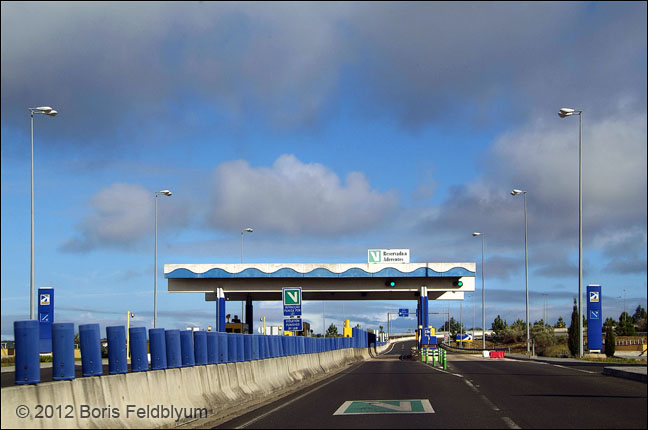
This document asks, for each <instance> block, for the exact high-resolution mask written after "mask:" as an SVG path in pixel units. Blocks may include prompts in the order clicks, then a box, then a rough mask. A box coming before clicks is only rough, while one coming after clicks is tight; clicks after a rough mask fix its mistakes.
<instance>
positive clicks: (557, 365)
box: [554, 364, 595, 373]
mask: <svg viewBox="0 0 648 430" xmlns="http://www.w3.org/2000/svg"><path fill="white" fill-rule="evenodd" d="M554 366H556V367H560V368H561V369H567V370H575V371H577V372H583V373H595V372H592V371H591V370H582V369H572V368H571V367H566V366H562V365H560V364H554Z"/></svg>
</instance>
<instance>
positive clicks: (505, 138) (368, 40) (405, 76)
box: [1, 2, 647, 338]
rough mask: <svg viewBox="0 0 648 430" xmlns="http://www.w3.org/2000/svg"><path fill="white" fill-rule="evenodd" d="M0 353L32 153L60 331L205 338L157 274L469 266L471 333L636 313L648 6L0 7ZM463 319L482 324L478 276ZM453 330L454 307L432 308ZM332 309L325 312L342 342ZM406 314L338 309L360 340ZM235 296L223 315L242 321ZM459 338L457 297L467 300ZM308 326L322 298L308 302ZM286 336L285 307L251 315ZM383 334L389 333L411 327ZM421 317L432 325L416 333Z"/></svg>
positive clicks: (357, 306) (23, 290) (24, 266)
mask: <svg viewBox="0 0 648 430" xmlns="http://www.w3.org/2000/svg"><path fill="white" fill-rule="evenodd" d="M1 31H2V59H1V63H2V131H1V133H2V135H1V138H2V145H1V151H2V153H1V154H2V164H1V179H2V196H1V199H2V202H1V203H2V239H1V241H2V249H1V251H2V257H1V258H2V289H1V294H2V336H3V338H10V337H12V331H13V330H12V322H13V321H14V320H20V319H26V318H28V316H29V293H28V291H29V267H30V266H29V255H30V254H29V253H30V239H29V237H30V221H29V219H30V218H29V214H30V134H29V113H28V110H27V108H28V107H35V106H43V105H47V106H52V107H54V108H55V109H56V110H58V111H59V115H58V116H56V117H54V118H50V117H46V116H44V115H38V116H37V117H36V118H35V126H34V128H35V137H34V146H35V160H34V163H35V205H36V209H35V261H36V275H35V276H36V286H37V287H40V286H52V287H54V288H55V289H56V295H57V299H56V306H57V313H56V320H57V321H59V322H64V321H71V322H75V323H77V324H79V323H88V322H99V323H101V324H102V325H104V326H105V325H114V324H122V323H123V322H124V321H123V320H124V315H125V313H126V312H127V311H129V310H130V311H132V312H134V313H135V315H136V317H135V323H136V324H141V325H145V326H148V327H150V326H151V325H152V313H153V312H152V310H153V309H152V307H153V306H152V303H153V279H152V278H153V266H154V264H153V245H154V234H153V219H154V192H155V191H156V190H162V189H170V190H172V191H173V196H172V197H170V198H167V197H163V198H160V200H159V202H158V203H159V209H158V222H159V226H158V227H159V229H158V266H159V270H158V289H159V296H158V300H159V302H158V305H159V315H158V318H159V326H163V327H166V328H183V327H185V326H187V325H198V326H201V327H205V326H207V325H208V324H212V323H213V313H214V309H213V304H211V303H206V302H204V300H203V297H202V296H201V295H194V294H170V293H168V292H167V291H166V281H165V280H164V278H163V275H162V266H163V264H165V263H237V262H239V261H240V251H241V250H240V230H241V229H242V228H245V227H253V228H254V232H253V233H251V234H247V235H246V236H245V261H246V262H259V263H264V262H295V263H300V262H345V263H354V262H364V261H366V259H367V249H370V248H409V249H411V255H412V261H413V262H437V261H438V262H444V261H474V262H477V263H478V266H477V269H478V273H481V243H480V241H479V239H475V238H473V237H472V236H471V233H472V232H473V231H483V232H484V233H485V241H486V242H485V243H486V252H485V260H486V263H485V281H486V320H487V323H488V325H490V322H491V321H492V320H493V319H494V318H495V316H496V315H497V314H500V315H501V316H502V317H503V318H505V319H507V320H509V321H512V320H515V319H517V318H524V310H525V302H524V286H525V284H524V224H523V222H524V220H523V206H522V205H523V202H522V199H521V197H515V198H514V197H511V196H510V195H509V192H510V190H511V189H513V188H520V189H525V190H527V192H528V197H527V198H528V234H529V290H530V300H531V319H532V320H538V319H540V318H542V316H543V314H544V311H545V299H546V308H547V314H548V316H549V321H550V322H555V320H556V319H557V318H558V316H562V317H563V318H564V319H566V320H567V319H568V318H569V315H570V312H571V303H572V300H573V297H575V296H576V294H577V291H578V119H577V118H576V117H573V118H567V119H560V118H559V117H558V116H557V115H556V113H557V111H558V109H560V108H561V107H573V108H576V109H582V110H583V240H584V284H585V285H587V284H590V283H595V284H601V285H602V286H603V310H604V313H605V314H606V316H612V317H614V318H618V316H619V313H620V312H621V311H622V310H623V306H624V300H623V298H624V296H625V302H626V309H627V310H628V311H630V312H632V311H633V310H634V308H635V307H636V306H637V305H639V304H641V305H642V306H644V307H645V306H646V287H647V286H646V182H647V181H646V158H647V155H646V51H647V49H646V4H645V3H644V2H632V3H625V2H614V3H605V2H592V3H587V2H561V3H527V2H524V3H510V2H507V3H477V4H473V3H436V2H435V3H419V2H416V3H400V2H399V3H387V2H380V3H304V4H301V3H280V4H274V3H263V4H260V3H259V4H257V3H202V2H201V3H189V2H183V3H152V2H151V3H82V2H74V3H20V2H3V3H2V30H1ZM477 286H478V290H477V291H476V293H475V294H476V295H477V296H476V300H475V301H474V303H475V305H476V307H477V311H476V319H477V321H479V320H480V309H481V291H480V286H481V279H480V278H479V277H478V278H477ZM544 294H546V296H544ZM448 304H449V306H450V312H451V313H452V314H453V315H458V313H459V303H458V302H450V303H448V302H444V303H443V304H438V303H437V304H432V305H431V311H439V312H441V311H445V308H446V307H447V306H448ZM341 305H342V303H335V302H329V303H327V304H326V310H325V314H326V315H325V317H326V321H327V323H326V324H327V325H328V324H329V323H330V322H334V323H335V324H336V325H338V327H341V326H342V317H343V311H342V306H341ZM400 307H409V308H410V309H414V302H411V303H397V302H394V303H388V302H362V303H361V302H345V303H344V315H345V316H347V317H350V318H351V320H352V323H354V324H355V323H359V324H361V325H362V326H363V327H369V328H375V327H377V326H378V325H381V324H382V325H385V320H386V314H387V312H390V311H397V309H398V308H400ZM240 309H241V307H240V302H232V303H228V308H227V310H228V313H232V314H239V313H240ZM463 310H464V322H465V323H466V325H467V326H471V325H472V310H473V299H472V297H470V295H468V297H467V298H466V301H465V303H464V306H463ZM304 311H305V318H306V319H307V320H310V322H311V323H312V327H313V328H314V329H315V331H316V332H318V331H321V325H322V303H321V302H315V303H305V305H304ZM263 315H265V316H266V317H267V319H268V322H269V323H274V324H278V323H279V321H280V320H281V309H280V303H262V304H261V303H256V304H255V316H259V317H260V316H263ZM413 324H414V321H413V320H398V321H396V322H395V323H394V328H395V329H396V330H406V329H407V328H409V327H412V326H413ZM433 324H435V325H437V326H438V325H440V324H441V318H440V317H439V318H438V321H435V320H434V319H433Z"/></svg>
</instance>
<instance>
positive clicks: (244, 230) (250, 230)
mask: <svg viewBox="0 0 648 430" xmlns="http://www.w3.org/2000/svg"><path fill="white" fill-rule="evenodd" d="M253 231H254V229H252V228H250V227H248V228H244V229H243V230H241V264H243V233H252V232H253ZM244 304H245V302H244V301H242V302H241V333H243V321H244V319H243V307H244Z"/></svg>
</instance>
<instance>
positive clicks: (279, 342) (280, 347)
mask: <svg viewBox="0 0 648 430" xmlns="http://www.w3.org/2000/svg"><path fill="white" fill-rule="evenodd" d="M282 337H283V336H277V340H276V342H277V351H279V357H285V356H286V355H288V354H286V351H285V350H284V347H283V341H282V340H281V338H282Z"/></svg>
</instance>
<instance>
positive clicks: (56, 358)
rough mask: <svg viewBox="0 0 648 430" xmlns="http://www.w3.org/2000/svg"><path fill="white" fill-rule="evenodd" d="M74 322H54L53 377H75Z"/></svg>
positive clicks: (61, 379)
mask: <svg viewBox="0 0 648 430" xmlns="http://www.w3.org/2000/svg"><path fill="white" fill-rule="evenodd" d="M16 368H17V367H16ZM74 368H75V365H74V324H73V323H54V324H52V379H53V380H54V381H69V380H72V379H74Z"/></svg>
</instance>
